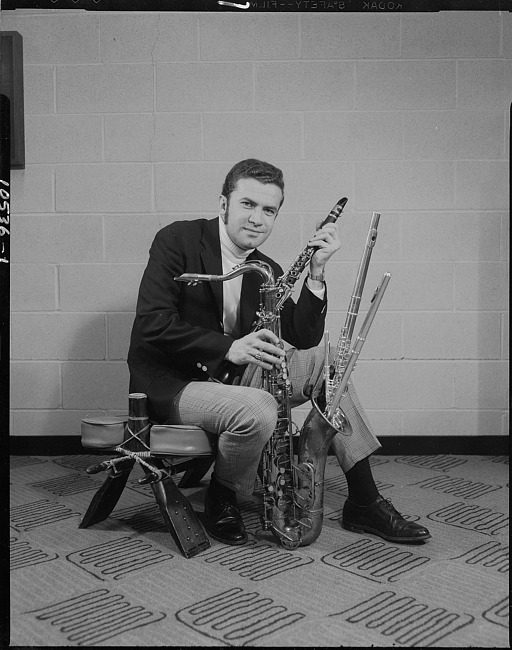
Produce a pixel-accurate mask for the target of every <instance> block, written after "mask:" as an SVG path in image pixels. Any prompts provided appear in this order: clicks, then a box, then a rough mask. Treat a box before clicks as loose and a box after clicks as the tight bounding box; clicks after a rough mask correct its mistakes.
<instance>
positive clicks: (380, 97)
mask: <svg viewBox="0 0 512 650" xmlns="http://www.w3.org/2000/svg"><path fill="white" fill-rule="evenodd" d="M355 74H356V77H355V79H356V83H355V86H356V90H355V107H356V108H358V109H367V110H374V109H375V106H376V105H378V107H379V108H380V109H382V110H404V109H412V110H414V109H423V110H425V109H446V108H455V98H456V84H455V61H357V63H356V72H355Z"/></svg>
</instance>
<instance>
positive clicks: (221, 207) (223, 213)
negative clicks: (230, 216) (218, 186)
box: [219, 194, 228, 223]
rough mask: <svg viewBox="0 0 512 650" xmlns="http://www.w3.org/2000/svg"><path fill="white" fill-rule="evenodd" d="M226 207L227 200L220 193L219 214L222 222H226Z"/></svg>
mask: <svg viewBox="0 0 512 650" xmlns="http://www.w3.org/2000/svg"><path fill="white" fill-rule="evenodd" d="M227 208H228V200H227V198H226V197H225V196H224V195H223V194H221V195H220V196H219V216H220V218H221V219H222V221H223V222H224V223H226V211H227Z"/></svg>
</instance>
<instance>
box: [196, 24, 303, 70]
mask: <svg viewBox="0 0 512 650" xmlns="http://www.w3.org/2000/svg"><path fill="white" fill-rule="evenodd" d="M199 30H200V35H199V43H200V58H201V59H203V60H205V61H233V60H234V61H249V60H262V59H263V60H264V59H272V60H273V61H274V60H277V61H280V60H282V59H297V58H298V55H299V42H300V40H299V17H298V16H297V15H295V14H286V13H285V14H279V13H277V14H276V13H263V14H260V13H251V14H245V15H244V14H241V13H238V14H236V13H232V14H230V16H229V21H226V16H223V15H222V14H215V13H204V14H201V15H200V16H199ZM228 32H229V38H227V33H228Z"/></svg>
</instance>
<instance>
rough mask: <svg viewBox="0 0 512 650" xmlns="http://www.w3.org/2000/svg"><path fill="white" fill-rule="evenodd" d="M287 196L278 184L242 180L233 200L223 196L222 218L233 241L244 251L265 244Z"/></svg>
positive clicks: (237, 186)
mask: <svg viewBox="0 0 512 650" xmlns="http://www.w3.org/2000/svg"><path fill="white" fill-rule="evenodd" d="M282 199H283V193H282V191H281V189H280V188H279V187H278V186H277V185H273V184H271V183H268V184H265V183H260V182H259V181H257V180H256V179H254V178H241V179H239V180H238V182H237V184H236V187H235V189H234V190H233V192H232V193H231V195H230V197H229V205H228V201H227V199H226V197H224V196H222V195H221V197H220V201H219V202H220V216H221V219H222V220H223V221H224V223H225V224H226V230H227V233H228V235H229V237H230V239H231V241H232V242H234V243H235V244H236V245H237V246H239V247H240V248H242V249H244V250H249V249H251V248H257V247H258V246H261V244H263V242H265V241H266V240H267V239H268V237H269V235H270V233H271V232H272V228H273V227H274V222H275V219H276V217H277V213H278V212H279V207H280V206H281V201H282Z"/></svg>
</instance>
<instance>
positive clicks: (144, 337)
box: [132, 228, 233, 379]
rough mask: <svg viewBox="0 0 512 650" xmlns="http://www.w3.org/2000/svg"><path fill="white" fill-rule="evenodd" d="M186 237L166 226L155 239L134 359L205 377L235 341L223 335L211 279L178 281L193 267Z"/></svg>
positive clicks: (134, 340) (144, 284) (141, 300)
mask: <svg viewBox="0 0 512 650" xmlns="http://www.w3.org/2000/svg"><path fill="white" fill-rule="evenodd" d="M185 236H186V234H182V233H181V232H177V231H174V230H172V229H170V228H166V229H165V232H164V231H160V232H159V233H157V235H156V237H155V239H154V241H153V244H152V246H151V249H150V255H149V261H148V264H147V266H146V269H145V271H144V275H143V277H142V280H141V284H140V289H139V297H138V301H137V311H136V317H135V324H134V334H133V335H132V347H133V358H146V359H148V360H151V362H152V363H154V364H157V365H158V366H160V367H162V369H163V370H172V371H175V372H178V373H179V374H180V375H182V376H183V377H184V378H197V379H205V378H206V376H207V375H215V373H216V371H217V369H218V368H219V366H220V365H221V363H222V361H223V360H224V357H225V355H226V352H227V351H228V349H229V348H230V346H231V344H232V343H233V339H232V338H231V337H228V336H225V335H224V334H223V333H222V327H221V324H220V323H219V319H218V315H216V314H214V310H213V309H212V297H211V293H210V288H209V287H208V286H207V285H208V284H209V283H206V282H201V283H199V284H197V285H195V286H191V285H188V284H187V283H184V282H178V281H176V280H175V279H174V278H175V277H176V276H179V275H181V274H182V273H185V272H190V271H191V268H190V261H189V260H187V259H186V254H185V253H184V247H183V245H182V242H181V241H180V240H181V239H182V237H185ZM192 270H194V271H195V270H197V269H192Z"/></svg>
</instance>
